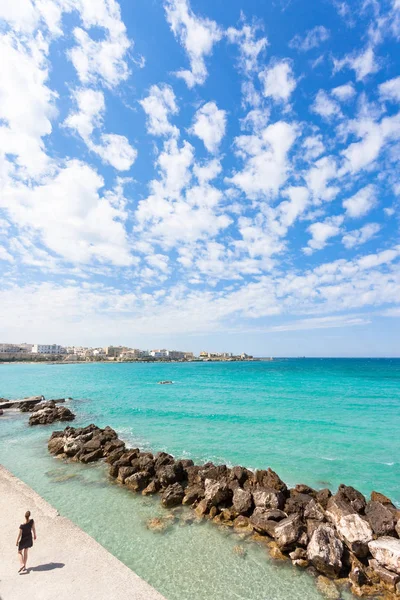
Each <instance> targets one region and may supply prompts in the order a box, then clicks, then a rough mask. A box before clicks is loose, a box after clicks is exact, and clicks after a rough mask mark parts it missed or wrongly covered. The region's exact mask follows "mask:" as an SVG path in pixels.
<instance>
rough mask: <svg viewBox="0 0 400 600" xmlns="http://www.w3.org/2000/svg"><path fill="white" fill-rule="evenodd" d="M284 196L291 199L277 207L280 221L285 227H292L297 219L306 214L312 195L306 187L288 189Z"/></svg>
mask: <svg viewBox="0 0 400 600" xmlns="http://www.w3.org/2000/svg"><path fill="white" fill-rule="evenodd" d="M283 195H286V196H288V197H289V201H288V200H284V201H283V202H281V203H280V204H279V205H278V206H277V212H278V213H280V221H281V223H282V225H284V226H285V227H291V226H292V225H293V223H294V222H295V221H296V219H297V218H298V217H299V216H300V215H302V214H303V213H304V211H305V210H306V208H307V207H308V205H309V199H310V193H309V191H308V189H307V188H305V187H294V186H290V187H288V188H287V189H286V190H285V191H284V193H283Z"/></svg>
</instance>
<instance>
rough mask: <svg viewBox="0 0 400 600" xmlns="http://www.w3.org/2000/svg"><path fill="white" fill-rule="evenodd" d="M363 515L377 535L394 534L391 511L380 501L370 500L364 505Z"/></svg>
mask: <svg viewBox="0 0 400 600" xmlns="http://www.w3.org/2000/svg"><path fill="white" fill-rule="evenodd" d="M365 516H366V517H367V520H368V523H369V524H370V526H371V528H372V531H373V532H374V533H375V535H377V536H379V537H380V536H385V535H392V536H394V535H395V525H396V523H395V520H394V516H393V512H392V511H391V510H390V509H389V508H388V507H387V505H386V506H385V505H384V504H382V503H381V502H376V501H372V500H371V501H370V502H368V503H367V506H366V507H365Z"/></svg>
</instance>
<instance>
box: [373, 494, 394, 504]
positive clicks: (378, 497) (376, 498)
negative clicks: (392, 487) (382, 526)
mask: <svg viewBox="0 0 400 600" xmlns="http://www.w3.org/2000/svg"><path fill="white" fill-rule="evenodd" d="M371 502H380V503H381V504H390V505H391V506H393V504H392V501H391V500H390V498H388V497H387V496H385V495H384V494H381V493H380V492H371Z"/></svg>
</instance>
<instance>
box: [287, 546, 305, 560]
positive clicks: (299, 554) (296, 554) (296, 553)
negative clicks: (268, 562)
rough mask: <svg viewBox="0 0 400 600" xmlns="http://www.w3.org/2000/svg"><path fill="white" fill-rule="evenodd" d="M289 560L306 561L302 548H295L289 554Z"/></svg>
mask: <svg viewBox="0 0 400 600" xmlns="http://www.w3.org/2000/svg"><path fill="white" fill-rule="evenodd" d="M289 556H290V558H291V560H292V561H293V560H299V559H307V552H306V551H305V550H304V548H296V550H293V552H289Z"/></svg>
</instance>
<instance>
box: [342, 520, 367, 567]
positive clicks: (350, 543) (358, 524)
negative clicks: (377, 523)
mask: <svg viewBox="0 0 400 600" xmlns="http://www.w3.org/2000/svg"><path fill="white" fill-rule="evenodd" d="M335 525H336V531H337V532H338V534H339V537H340V539H341V540H343V542H344V543H345V544H346V546H347V547H348V549H349V550H351V551H352V552H353V553H354V554H355V555H356V556H357V557H358V558H365V557H366V556H367V555H368V543H369V542H370V541H371V540H372V538H373V532H372V529H371V527H370V525H369V523H368V522H367V521H365V520H364V519H362V518H361V517H360V515H358V514H354V515H346V516H344V517H342V518H341V519H339V521H338V522H337V523H335Z"/></svg>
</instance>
